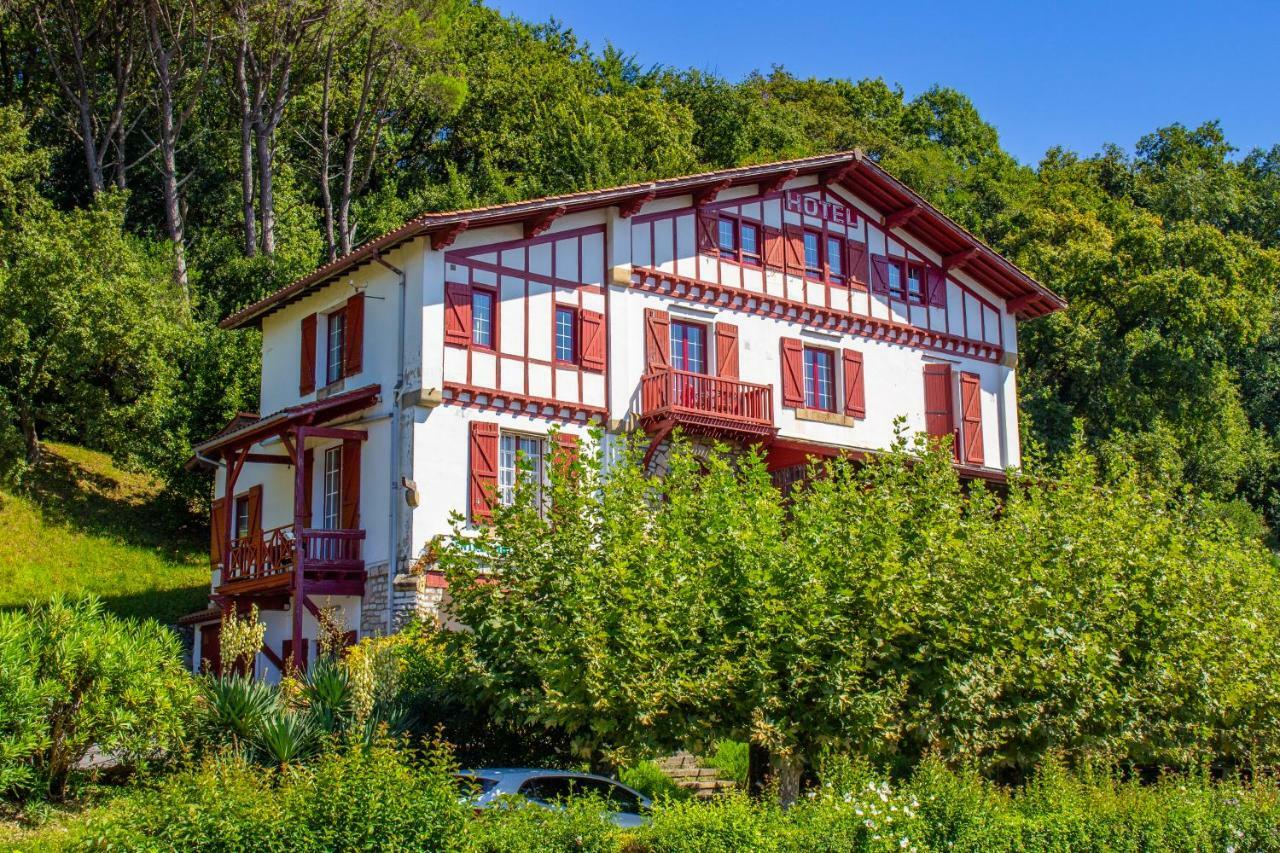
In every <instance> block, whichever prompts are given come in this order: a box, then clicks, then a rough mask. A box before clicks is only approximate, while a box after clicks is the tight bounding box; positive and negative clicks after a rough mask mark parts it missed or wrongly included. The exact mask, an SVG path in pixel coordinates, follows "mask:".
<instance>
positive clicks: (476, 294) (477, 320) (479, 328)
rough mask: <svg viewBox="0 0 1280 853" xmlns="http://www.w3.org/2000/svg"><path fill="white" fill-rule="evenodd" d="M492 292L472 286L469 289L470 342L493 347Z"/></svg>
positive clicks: (488, 347) (487, 347) (489, 347)
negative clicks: (470, 289) (472, 287)
mask: <svg viewBox="0 0 1280 853" xmlns="http://www.w3.org/2000/svg"><path fill="white" fill-rule="evenodd" d="M494 295H495V294H494V292H493V291H492V290H481V289H480V288H474V289H472V291H471V343H473V344H475V345H476V346H478V347H484V348H486V349H493V303H494V301H495V300H494Z"/></svg>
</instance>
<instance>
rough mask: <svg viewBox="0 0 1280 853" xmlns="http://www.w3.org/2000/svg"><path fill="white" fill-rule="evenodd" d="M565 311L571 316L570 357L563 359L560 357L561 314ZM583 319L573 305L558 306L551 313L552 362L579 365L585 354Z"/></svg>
mask: <svg viewBox="0 0 1280 853" xmlns="http://www.w3.org/2000/svg"><path fill="white" fill-rule="evenodd" d="M561 311H564V312H566V313H568V314H569V328H570V330H571V331H570V332H569V335H570V340H569V357H568V358H562V357H561V356H560V340H559V339H560V312H561ZM582 331H583V330H582V319H581V317H579V315H578V309H577V308H574V307H573V306H572V305H560V304H556V306H555V308H554V310H553V311H552V312H551V360H552V361H553V362H555V363H556V364H569V365H575V366H576V365H577V364H578V360H579V358H580V357H581V354H582V352H583V348H582V341H583V340H584V336H583V334H582Z"/></svg>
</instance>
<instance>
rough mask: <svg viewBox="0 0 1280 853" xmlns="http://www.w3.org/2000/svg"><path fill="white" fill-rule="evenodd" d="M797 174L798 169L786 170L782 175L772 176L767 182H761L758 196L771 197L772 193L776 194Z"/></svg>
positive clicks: (798, 172)
mask: <svg viewBox="0 0 1280 853" xmlns="http://www.w3.org/2000/svg"><path fill="white" fill-rule="evenodd" d="M798 174H800V170H799V169H788V170H787V171H785V172H783V173H782V174H779V175H774V176H773V177H772V178H770V179H769V180H767V181H761V182H760V195H771V194H773V193H776V192H777V191H778V190H780V189H782V187H783V186H784V185H785V184H786V183H787V181H790V180H792V179H793V178H795V176H796V175H798Z"/></svg>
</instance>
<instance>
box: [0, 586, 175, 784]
mask: <svg viewBox="0 0 1280 853" xmlns="http://www.w3.org/2000/svg"><path fill="white" fill-rule="evenodd" d="M193 697H194V684H193V683H192V681H191V678H190V676H189V675H187V673H186V672H185V671H184V669H183V667H182V664H181V662H180V656H179V652H178V644H177V638H176V637H175V636H174V635H173V634H172V633H171V632H170V631H169V630H168V629H166V628H164V627H162V626H161V625H160V624H159V623H157V622H154V621H151V620H146V621H135V620H122V619H119V618H117V617H115V616H112V615H111V614H109V613H104V612H103V610H102V607H101V605H100V603H99V602H98V601H96V600H94V599H80V600H74V601H71V600H64V599H61V598H54V599H52V600H50V601H49V602H47V603H44V604H39V605H32V606H31V607H29V608H27V609H26V610H21V611H5V612H0V796H4V795H9V794H17V795H19V796H21V795H23V794H37V795H48V796H50V797H52V798H54V799H61V798H62V797H63V796H64V795H65V794H66V789H67V782H68V779H69V778H70V777H71V774H72V771H73V770H75V768H76V766H77V765H78V764H79V763H80V761H81V760H82V759H83V758H84V757H85V756H86V755H88V753H89V751H90V750H91V749H96V750H98V751H99V753H101V754H102V755H107V756H114V758H115V759H117V760H118V761H120V762H121V763H122V764H123V765H124V766H125V767H132V766H138V765H140V764H143V763H145V762H146V761H148V760H162V761H164V760H169V759H171V758H172V757H173V755H174V754H175V753H176V752H177V751H179V750H180V748H181V747H182V745H183V743H184V740H185V738H186V736H187V735H188V734H189V733H190V730H191V723H192V717H193V705H192V699H193Z"/></svg>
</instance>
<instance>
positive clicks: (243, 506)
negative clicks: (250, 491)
mask: <svg viewBox="0 0 1280 853" xmlns="http://www.w3.org/2000/svg"><path fill="white" fill-rule="evenodd" d="M234 524H235V526H234V527H232V528H231V538H232V539H240V538H243V537H245V536H248V535H249V497H248V496H247V495H246V496H244V497H239V498H236V517H235V522H234Z"/></svg>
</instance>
